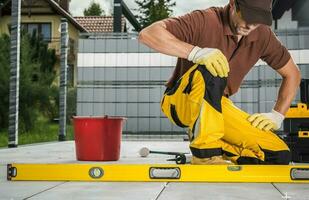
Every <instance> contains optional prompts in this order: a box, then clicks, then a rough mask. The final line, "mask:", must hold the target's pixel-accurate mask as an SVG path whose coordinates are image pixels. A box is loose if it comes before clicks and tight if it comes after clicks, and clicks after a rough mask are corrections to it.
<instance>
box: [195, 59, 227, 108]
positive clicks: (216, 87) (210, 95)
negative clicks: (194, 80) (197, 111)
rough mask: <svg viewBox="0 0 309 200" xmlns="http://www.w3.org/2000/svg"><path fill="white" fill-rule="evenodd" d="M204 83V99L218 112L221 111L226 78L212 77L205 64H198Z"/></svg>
mask: <svg viewBox="0 0 309 200" xmlns="http://www.w3.org/2000/svg"><path fill="white" fill-rule="evenodd" d="M198 70H199V71H200V72H201V74H202V75H203V78H204V82H205V85H206V89H205V94H204V99H205V100H206V101H207V102H208V103H209V104H210V105H211V106H212V107H214V108H215V109H216V110H217V111H218V112H220V113H221V112H222V107H221V99H222V96H223V92H224V89H225V87H226V84H227V78H220V77H214V76H213V75H211V73H210V72H209V71H208V70H207V69H206V67H205V66H202V65H199V66H198Z"/></svg>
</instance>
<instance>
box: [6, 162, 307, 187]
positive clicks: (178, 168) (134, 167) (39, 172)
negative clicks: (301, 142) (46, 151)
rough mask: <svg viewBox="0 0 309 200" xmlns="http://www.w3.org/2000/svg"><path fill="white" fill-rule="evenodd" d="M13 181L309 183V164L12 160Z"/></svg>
mask: <svg viewBox="0 0 309 200" xmlns="http://www.w3.org/2000/svg"><path fill="white" fill-rule="evenodd" d="M7 179H8V180H9V181H104V182H109V181H117V182H121V181H124V182H131V181H134V182H255V183H272V182H275V183H309V165H168V164H156V165H151V164H130V165H125V164H120V165H118V164H114V165H112V164H110V165H100V164H8V166H7Z"/></svg>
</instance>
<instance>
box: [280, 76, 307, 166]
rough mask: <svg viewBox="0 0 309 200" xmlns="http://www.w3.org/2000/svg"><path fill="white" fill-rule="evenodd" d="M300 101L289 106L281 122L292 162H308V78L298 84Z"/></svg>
mask: <svg viewBox="0 0 309 200" xmlns="http://www.w3.org/2000/svg"><path fill="white" fill-rule="evenodd" d="M300 96H301V103H299V104H297V106H291V108H290V109H289V111H288V112H287V114H286V118H285V120H284V122H283V132H284V135H283V139H284V141H285V142H286V143H287V145H288V146H289V148H290V150H291V153H292V161H293V162H301V163H309V79H303V80H302V82H301V86H300Z"/></svg>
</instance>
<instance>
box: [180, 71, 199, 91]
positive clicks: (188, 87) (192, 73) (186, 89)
mask: <svg viewBox="0 0 309 200" xmlns="http://www.w3.org/2000/svg"><path fill="white" fill-rule="evenodd" d="M196 70H197V68H195V69H194V70H193V71H192V72H191V73H190V75H189V83H188V85H187V86H186V88H185V89H184V90H183V91H182V93H184V94H190V92H191V90H192V80H193V76H194V73H195V71H196Z"/></svg>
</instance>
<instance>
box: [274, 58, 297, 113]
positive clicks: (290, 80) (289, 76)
mask: <svg viewBox="0 0 309 200" xmlns="http://www.w3.org/2000/svg"><path fill="white" fill-rule="evenodd" d="M277 72H278V73H279V74H280V75H281V76H282V79H283V80H282V83H281V86H280V89H279V94H278V98H277V102H276V104H275V107H274V110H276V111H277V112H279V113H281V114H283V115H285V113H286V112H287V111H288V109H289V107H290V105H291V102H292V101H293V99H294V97H295V95H296V92H297V90H298V87H299V84H300V81H301V73H300V70H299V68H298V66H297V65H296V64H295V63H294V61H293V59H292V58H290V60H289V61H288V63H287V64H286V65H284V66H283V67H282V68H280V69H278V70H277Z"/></svg>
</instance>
